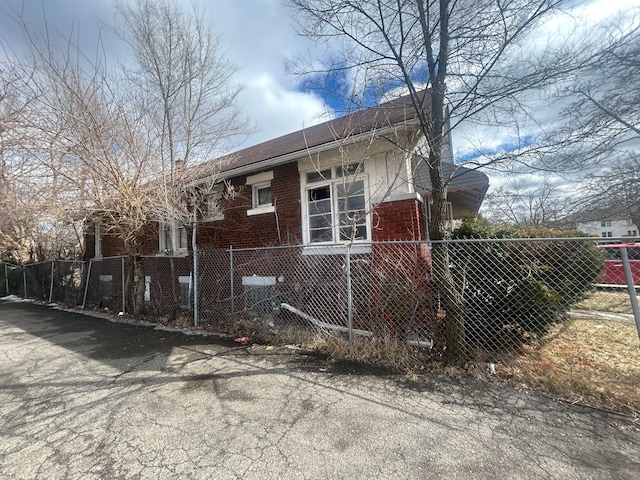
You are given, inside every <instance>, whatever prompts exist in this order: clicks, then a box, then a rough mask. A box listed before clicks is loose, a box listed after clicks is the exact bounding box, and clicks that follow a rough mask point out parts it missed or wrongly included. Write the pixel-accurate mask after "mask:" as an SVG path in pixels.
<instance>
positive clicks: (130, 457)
mask: <svg viewBox="0 0 640 480" xmlns="http://www.w3.org/2000/svg"><path fill="white" fill-rule="evenodd" d="M370 372H371V369H369V370H362V369H359V368H358V367H357V366H355V365H351V366H350V365H349V364H347V363H341V364H326V363H325V362H324V361H323V360H322V359H320V358H317V357H313V356H310V355H307V354H305V353H304V352H301V351H298V350H295V349H288V348H285V347H271V346H246V347H245V346H239V345H237V344H234V342H233V341H231V340H230V339H221V338H216V337H206V336H193V335H190V336H187V335H184V334H181V333H178V332H169V331H161V330H155V329H153V328H150V327H148V326H138V325H131V324H119V323H112V322H108V321H106V320H104V319H99V318H93V317H90V316H86V315H81V314H77V313H70V312H64V311H59V310H54V309H51V308H49V307H46V306H40V305H34V304H26V303H2V302H1V301H0V477H1V478H12V479H57V478H60V479H62V478H64V479H83V480H86V479H120V478H122V479H125V478H126V479H137V478H139V479H146V478H154V479H156V478H185V479H271V478H283V479H324V478H327V479H338V478H345V479H346V478H349V479H352V478H367V479H375V478H385V479H386V478H398V479H403V478H407V479H409V478H420V479H431V478H434V479H436V478H454V479H455V478H473V479H492V480H494V479H496V478H511V479H519V478H549V479H555V478H558V479H559V478H562V479H587V478H588V479H632V478H633V479H636V478H640V430H639V429H638V427H639V425H638V424H637V423H634V420H633V419H630V418H626V417H621V416H617V415H613V414H609V413H606V412H602V411H598V410H593V409H589V408H584V407H578V406H571V405H566V404H563V403H558V402H555V401H553V400H550V399H547V398H540V397H533V396H527V395H524V394H521V393H518V392H516V391H514V390H511V389H508V388H500V387H496V386H490V385H486V384H484V383H481V382H477V381H474V380H470V379H463V380H457V379H454V378H449V377H447V376H438V377H428V378H424V379H423V378H420V379H417V380H415V379H414V380H411V379H408V378H407V377H406V376H402V375H392V374H388V373H387V374H385V375H370V374H369V373H370Z"/></svg>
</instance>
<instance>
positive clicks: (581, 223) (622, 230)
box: [566, 208, 639, 238]
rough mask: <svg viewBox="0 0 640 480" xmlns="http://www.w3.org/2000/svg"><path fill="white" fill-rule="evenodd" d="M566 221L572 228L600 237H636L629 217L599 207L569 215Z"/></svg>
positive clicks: (635, 229)
mask: <svg viewBox="0 0 640 480" xmlns="http://www.w3.org/2000/svg"><path fill="white" fill-rule="evenodd" d="M566 222H568V224H569V226H570V228H572V229H574V230H578V231H580V232H584V233H588V234H590V235H593V236H594V237H602V238H612V237H613V238H616V237H637V236H638V231H639V230H638V226H637V225H635V224H634V223H633V221H632V220H631V218H629V217H626V216H625V215H623V214H619V213H612V212H611V211H608V210H607V209H600V208H599V209H593V210H591V211H589V212H580V213H577V214H574V215H571V216H570V217H569V218H567V219H566Z"/></svg>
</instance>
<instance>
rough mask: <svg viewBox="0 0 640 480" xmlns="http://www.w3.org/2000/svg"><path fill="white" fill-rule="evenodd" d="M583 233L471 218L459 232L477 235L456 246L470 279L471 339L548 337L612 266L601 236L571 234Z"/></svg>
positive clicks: (457, 272)
mask: <svg viewBox="0 0 640 480" xmlns="http://www.w3.org/2000/svg"><path fill="white" fill-rule="evenodd" d="M580 236H583V234H581V233H580V232H575V231H559V230H551V229H546V228H529V229H517V228H515V227H496V226H492V225H489V224H487V223H485V222H483V221H481V220H476V219H471V218H469V219H465V220H464V221H463V224H462V226H461V227H460V228H458V229H457V230H455V231H454V232H453V238H458V239H462V238H464V239H467V240H470V241H468V242H465V243H459V244H452V249H451V260H452V263H453V265H452V268H453V271H454V276H455V277H456V278H458V279H459V281H460V284H462V285H464V286H463V295H464V303H465V313H466V339H467V343H468V344H469V345H470V346H481V347H483V348H490V349H497V348H505V347H509V346H511V345H514V344H521V343H525V342H527V341H530V340H531V339H539V338H542V337H544V336H545V335H546V334H547V332H548V331H549V329H550V327H551V326H552V325H553V324H555V323H558V322H560V321H562V320H564V319H565V318H566V314H567V312H568V311H569V309H570V308H571V307H572V306H573V305H575V304H576V303H578V302H579V301H580V300H582V299H584V298H585V297H586V295H587V294H588V293H589V292H591V291H592V290H593V287H594V285H595V284H596V283H598V282H599V281H600V279H601V278H602V275H603V272H604V260H605V256H604V254H603V252H602V250H601V249H598V248H597V247H596V245H595V243H594V242H593V241H589V240H587V241H585V240H586V239H585V240H579V239H576V240H569V238H576V237H580ZM488 238H493V239H494V240H493V241H486V239H488ZM471 239H476V240H475V241H473V240H471Z"/></svg>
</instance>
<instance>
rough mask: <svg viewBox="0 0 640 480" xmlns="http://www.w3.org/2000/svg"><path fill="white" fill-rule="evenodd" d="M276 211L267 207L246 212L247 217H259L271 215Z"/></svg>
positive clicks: (270, 206) (271, 207) (272, 207)
mask: <svg viewBox="0 0 640 480" xmlns="http://www.w3.org/2000/svg"><path fill="white" fill-rule="evenodd" d="M275 211H276V207H274V206H273V205H269V206H268V207H256V208H252V209H251V210H247V217H250V216H252V215H261V214H263V213H273V212H275Z"/></svg>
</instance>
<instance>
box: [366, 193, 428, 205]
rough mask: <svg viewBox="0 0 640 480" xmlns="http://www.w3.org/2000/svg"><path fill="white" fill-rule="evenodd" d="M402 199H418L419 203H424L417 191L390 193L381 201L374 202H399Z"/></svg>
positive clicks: (380, 203) (379, 203)
mask: <svg viewBox="0 0 640 480" xmlns="http://www.w3.org/2000/svg"><path fill="white" fill-rule="evenodd" d="M404 200H418V201H419V202H420V203H424V198H423V197H422V195H420V194H419V193H417V192H413V193H403V194H400V195H391V196H389V197H388V198H385V199H384V200H382V201H381V202H378V203H376V205H382V204H383V203H391V202H401V201H404Z"/></svg>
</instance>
